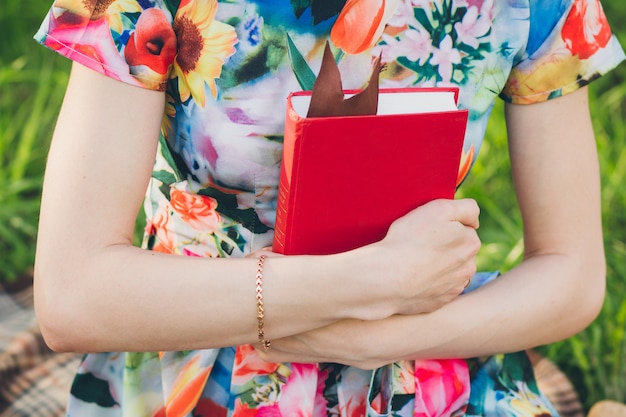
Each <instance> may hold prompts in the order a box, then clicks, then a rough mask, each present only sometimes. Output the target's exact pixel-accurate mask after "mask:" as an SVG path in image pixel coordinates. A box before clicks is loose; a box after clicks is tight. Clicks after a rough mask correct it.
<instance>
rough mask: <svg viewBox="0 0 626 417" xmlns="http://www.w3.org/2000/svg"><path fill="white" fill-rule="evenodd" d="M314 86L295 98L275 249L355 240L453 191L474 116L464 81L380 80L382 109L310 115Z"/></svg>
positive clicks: (368, 239) (317, 250)
mask: <svg viewBox="0 0 626 417" xmlns="http://www.w3.org/2000/svg"><path fill="white" fill-rule="evenodd" d="M351 93H355V92H350V91H346V94H348V95H349V94H351ZM310 95H311V92H310V91H308V92H298V93H292V94H291V95H290V96H289V98H288V106H287V118H286V124H285V137H284V149H283V159H282V166H281V174H280V184H279V193H278V203H277V204H278V205H277V213H276V227H275V237H274V245H273V250H274V251H275V252H278V253H282V254H286V255H295V254H310V255H316V254H331V253H338V252H344V251H347V250H351V249H354V248H357V247H360V246H363V245H367V244H369V243H373V242H376V241H379V240H381V239H382V238H383V237H384V236H385V234H386V233H387V230H388V229H389V226H390V225H391V223H392V222H393V221H394V220H396V219H398V218H399V217H401V216H403V215H405V214H406V213H408V212H409V211H411V210H413V209H415V208H417V207H418V206H420V205H422V204H424V203H426V202H428V201H431V200H433V199H438V198H448V199H452V198H454V192H455V189H456V180H457V174H458V170H459V163H460V158H461V152H462V146H463V139H464V136H465V128H466V124H467V117H468V113H467V110H458V109H457V108H456V103H457V99H458V89H455V88H412V89H380V91H379V96H378V97H379V98H378V100H379V104H378V114H376V115H366V116H338V117H306V116H305V115H306V107H307V105H308V100H310ZM398 109H403V110H402V111H403V112H404V114H401V112H400V111H399V110H398ZM406 112H409V113H406Z"/></svg>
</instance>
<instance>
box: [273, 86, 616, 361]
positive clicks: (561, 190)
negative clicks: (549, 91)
mask: <svg viewBox="0 0 626 417" xmlns="http://www.w3.org/2000/svg"><path fill="white" fill-rule="evenodd" d="M506 116H507V122H508V126H509V132H508V133H509V141H510V154H511V161H512V171H513V176H514V183H515V188H516V191H517V196H518V199H519V204H520V208H521V212H522V217H523V220H524V238H525V258H524V260H523V262H521V264H520V265H519V266H517V267H516V268H514V269H513V270H511V271H510V272H508V273H506V274H504V275H503V276H502V277H500V278H499V279H497V280H495V281H494V282H492V283H491V284H488V285H486V286H485V287H483V288H481V289H478V290H476V291H474V292H471V293H469V294H467V295H463V296H461V297H458V298H457V299H455V300H454V301H453V302H451V303H450V304H448V305H446V306H444V307H443V308H441V309H439V310H437V311H435V312H432V313H430V314H421V315H413V316H408V315H406V316H394V317H391V318H389V319H387V320H382V321H378V322H363V321H358V320H354V321H346V322H342V323H337V324H334V325H331V326H329V327H327V328H325V329H320V330H316V331H313V332H310V333H307V334H303V335H299V336H296V337H292V338H288V339H285V340H277V341H275V343H274V344H273V349H272V351H270V352H268V353H266V354H265V358H266V359H268V360H271V361H304V362H307V361H338V362H343V363H348V364H354V365H357V366H361V367H375V366H379V365H381V364H383V363H388V362H391V361H394V360H398V359H403V358H420V359H432V358H455V357H456V358H466V357H475V356H480V355H487V354H493V353H498V352H509V351H516V350H521V349H524V348H529V347H533V346H537V345H542V344H546V343H550V342H554V341H556V340H560V339H563V338H566V337H568V336H571V335H573V334H574V333H576V332H578V331H580V330H582V329H583V328H584V327H586V326H587V325H588V324H589V323H590V322H591V321H592V320H593V319H594V318H595V317H596V315H597V314H598V312H599V310H600V308H601V305H602V302H603V298H604V279H605V264H604V252H603V242H602V231H601V221H600V184H599V173H598V164H597V156H596V145H595V141H594V135H593V131H592V126H591V121H590V117H589V111H588V102H587V91H586V89H581V90H580V91H578V92H575V93H572V94H569V95H567V96H564V97H561V98H558V99H554V100H550V101H548V102H545V103H541V104H535V105H528V106H519V105H508V106H507V109H506Z"/></svg>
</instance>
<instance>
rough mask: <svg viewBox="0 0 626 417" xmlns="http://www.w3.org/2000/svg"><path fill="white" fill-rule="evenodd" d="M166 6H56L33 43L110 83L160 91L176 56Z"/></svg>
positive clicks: (136, 0)
mask: <svg viewBox="0 0 626 417" xmlns="http://www.w3.org/2000/svg"><path fill="white" fill-rule="evenodd" d="M170 1H171V0H160V1H155V2H152V1H149V0H92V1H83V0H56V1H55V3H54V4H53V6H52V8H51V9H50V11H49V13H48V15H47V16H46V18H45V20H44V21H43V23H42V25H41V27H40V28H39V31H38V32H37V34H36V35H35V39H36V40H37V41H38V42H40V43H41V44H43V45H45V46H46V47H48V48H50V49H52V50H54V51H57V52H58V53H60V54H61V55H64V56H66V57H67V58H69V59H71V60H73V61H76V62H78V63H80V64H82V65H85V66H87V67H89V68H91V69H93V70H95V71H98V72H100V73H102V74H104V75H107V76H109V77H112V78H115V79H118V80H120V81H123V82H126V83H128V84H132V85H136V86H140V87H144V88H148V89H152V90H164V89H165V85H166V82H167V80H168V78H169V74H170V72H171V69H172V65H173V62H174V59H175V57H176V53H177V40H176V34H175V32H174V29H173V16H175V14H176V9H175V8H174V6H172V5H170V4H169V3H170ZM146 6H148V7H146Z"/></svg>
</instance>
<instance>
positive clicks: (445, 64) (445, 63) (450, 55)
mask: <svg viewBox="0 0 626 417" xmlns="http://www.w3.org/2000/svg"><path fill="white" fill-rule="evenodd" d="M460 62H461V54H460V52H459V51H458V50H456V49H455V48H454V46H453V45H452V38H451V37H450V35H447V36H446V37H445V38H443V40H442V41H441V43H440V44H439V48H438V49H435V50H434V51H433V57H432V60H431V63H432V64H433V65H439V75H440V76H441V78H442V81H443V82H449V81H450V80H451V79H452V70H453V65H454V64H458V63H460Z"/></svg>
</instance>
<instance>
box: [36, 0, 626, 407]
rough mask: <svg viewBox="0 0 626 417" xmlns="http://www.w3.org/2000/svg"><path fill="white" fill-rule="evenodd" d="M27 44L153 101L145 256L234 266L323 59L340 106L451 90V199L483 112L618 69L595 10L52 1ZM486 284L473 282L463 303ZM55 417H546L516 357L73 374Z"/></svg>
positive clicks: (488, 3)
mask: <svg viewBox="0 0 626 417" xmlns="http://www.w3.org/2000/svg"><path fill="white" fill-rule="evenodd" d="M36 39H37V40H38V41H39V42H41V43H42V44H44V45H45V46H47V47H49V48H51V49H53V50H55V51H57V52H59V53H61V54H62V55H64V56H67V57H69V58H70V59H72V60H75V61H77V62H79V63H81V64H83V65H85V66H87V67H90V68H92V69H94V70H96V71H98V72H100V73H103V74H106V75H107V76H110V77H112V78H115V79H118V80H120V81H121V82H125V83H128V84H132V85H135V86H139V87H144V88H149V89H154V90H160V91H163V92H164V94H165V95H166V106H165V110H164V114H163V119H162V129H161V130H162V135H161V138H160V145H159V149H158V153H157V158H156V161H155V165H154V173H153V177H152V180H151V183H150V185H149V188H148V190H147V193H146V200H145V211H146V215H147V227H146V233H145V240H144V247H145V248H146V249H148V250H153V251H159V252H166V253H171V254H175V255H182V256H195V257H231V256H232V257H241V256H245V255H246V254H248V253H250V252H253V251H255V250H258V249H261V248H263V247H266V246H269V245H271V243H272V237H273V226H274V218H275V210H276V197H277V185H278V179H279V171H280V161H281V150H282V132H283V124H284V118H285V104H286V100H285V99H286V97H287V95H288V93H289V92H291V91H297V90H307V89H310V88H311V87H312V84H313V82H314V80H315V74H316V73H317V71H318V69H319V65H320V62H321V57H322V52H323V49H324V45H325V42H326V41H327V40H330V43H331V45H332V49H333V52H334V53H335V55H336V56H337V61H338V64H339V68H340V70H341V72H342V77H343V85H344V87H345V88H360V87H362V86H363V84H364V83H365V82H366V80H367V79H368V77H369V74H370V69H371V65H370V64H371V61H372V57H375V56H382V61H383V63H385V64H386V66H385V68H386V69H385V70H384V71H383V72H382V73H381V75H380V85H381V87H410V86H450V85H455V86H458V87H459V88H460V100H459V101H460V105H461V107H463V108H466V109H469V122H468V126H467V133H466V138H465V144H464V149H463V157H462V161H461V166H460V168H459V183H461V182H462V180H463V178H465V176H466V175H467V174H468V172H469V171H470V168H471V166H472V164H473V162H474V160H475V158H476V157H477V155H478V153H479V150H480V146H481V142H482V140H483V136H484V132H485V127H486V123H487V119H488V116H489V114H490V111H491V109H492V106H493V104H494V102H495V100H496V98H497V97H501V98H502V99H504V100H506V101H508V102H512V103H519V104H525V103H529V104H530V103H536V102H541V101H544V100H548V99H551V98H553V97H559V96H561V95H563V94H566V93H569V92H571V91H574V90H576V89H578V88H580V87H581V86H584V85H586V84H587V83H589V82H590V81H592V80H593V79H595V78H597V77H598V76H600V75H602V74H604V73H605V72H607V71H609V70H610V69H612V68H613V67H615V66H616V65H617V64H618V63H619V62H621V61H622V59H623V58H624V54H623V51H622V49H621V47H620V46H619V45H618V43H617V41H616V39H615V37H614V36H613V35H612V33H611V31H610V29H609V27H608V24H607V21H606V19H605V16H604V13H603V11H602V8H601V6H600V4H599V3H598V1H597V0H554V1H543V0H333V1H322V0H291V1H287V0H219V1H218V0H56V2H55V3H54V5H53V7H52V9H51V10H50V12H49V14H48V15H47V17H46V19H45V21H44V22H43V24H42V26H41V28H40V30H39V32H38V33H37V34H36ZM496 277H497V274H495V273H494V274H486V273H483V274H477V275H476V276H475V277H474V278H473V280H472V285H471V286H470V288H469V290H471V289H473V288H476V287H478V286H480V285H483V284H484V283H485V282H488V281H490V280H492V279H495V278H496ZM67 414H68V416H71V417H82V416H102V417H104V416H116V417H117V416H128V417H131V416H132V417H143V416H145V417H149V416H150V417H160V416H167V417H183V416H193V417H202V416H203V417H209V416H211V417H213V416H216V417H220V416H285V417H287V416H289V417H291V416H312V417H313V416H314V417H318V416H319V417H322V416H365V415H367V416H381V415H382V416H420V417H426V416H429V417H435V416H524V417H529V416H550V415H553V416H554V415H556V412H555V411H554V410H553V408H552V406H551V405H550V404H549V403H548V402H547V401H546V400H545V398H544V397H543V396H542V395H541V393H540V392H539V391H538V389H537V386H536V384H535V382H534V377H533V374H532V368H531V366H530V364H529V361H528V359H527V357H526V355H525V354H524V353H514V354H506V355H496V356H490V357H484V358H476V359H470V360H460V359H458V360H426V361H402V362H397V363H393V364H389V365H387V366H384V367H381V368H379V369H377V370H375V371H365V370H361V369H357V368H354V367H348V366H343V365H338V364H328V363H320V364H296V363H266V362H263V361H262V360H261V359H260V358H259V357H258V356H257V354H256V353H255V351H254V349H253V348H252V347H251V346H236V347H227V348H222V349H208V350H197V351H184V352H145V353H123V352H117V353H99V354H88V355H86V356H85V358H84V360H83V362H82V364H81V366H80V369H79V371H78V373H77V375H76V379H75V382H74V384H73V386H72V390H71V398H70V402H69V406H68V411H67Z"/></svg>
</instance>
